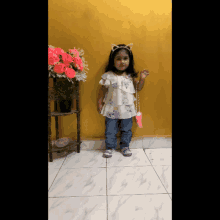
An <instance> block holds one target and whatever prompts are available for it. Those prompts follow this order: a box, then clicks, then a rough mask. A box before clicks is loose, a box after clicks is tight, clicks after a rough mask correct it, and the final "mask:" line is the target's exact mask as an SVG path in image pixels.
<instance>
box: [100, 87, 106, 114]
mask: <svg viewBox="0 0 220 220" xmlns="http://www.w3.org/2000/svg"><path fill="white" fill-rule="evenodd" d="M107 91H108V88H106V87H105V86H101V88H100V90H99V94H98V112H99V113H100V112H101V110H102V107H103V105H104V102H103V100H104V97H105V94H106V93H107Z"/></svg>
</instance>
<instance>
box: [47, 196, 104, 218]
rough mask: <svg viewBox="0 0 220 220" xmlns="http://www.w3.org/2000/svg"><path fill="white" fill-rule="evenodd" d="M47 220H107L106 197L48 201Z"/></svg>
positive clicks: (50, 199) (52, 199) (53, 199)
mask: <svg viewBox="0 0 220 220" xmlns="http://www.w3.org/2000/svg"><path fill="white" fill-rule="evenodd" d="M48 203H49V205H48V208H49V210H48V213H49V218H48V219H49V220H60V219H62V220H83V219H85V220H87V219H89V220H98V219H102V220H107V214H106V212H107V210H106V196H93V197H70V198H49V199H48Z"/></svg>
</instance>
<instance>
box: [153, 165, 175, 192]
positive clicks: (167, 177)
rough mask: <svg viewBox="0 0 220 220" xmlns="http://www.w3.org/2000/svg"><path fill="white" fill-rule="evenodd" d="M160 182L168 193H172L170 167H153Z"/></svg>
mask: <svg viewBox="0 0 220 220" xmlns="http://www.w3.org/2000/svg"><path fill="white" fill-rule="evenodd" d="M153 167H154V169H155V170H156V173H157V174H158V176H159V178H160V180H161V182H162V183H163V185H164V187H165V188H166V190H167V192H168V193H172V178H171V175H172V167H171V166H153Z"/></svg>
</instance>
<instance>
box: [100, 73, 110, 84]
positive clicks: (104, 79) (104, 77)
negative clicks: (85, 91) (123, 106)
mask: <svg viewBox="0 0 220 220" xmlns="http://www.w3.org/2000/svg"><path fill="white" fill-rule="evenodd" d="M99 84H100V85H103V86H106V87H109V86H110V79H109V74H108V73H104V74H103V75H102V79H101V80H100V81H99Z"/></svg>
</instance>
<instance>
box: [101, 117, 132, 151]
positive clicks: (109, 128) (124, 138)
mask: <svg viewBox="0 0 220 220" xmlns="http://www.w3.org/2000/svg"><path fill="white" fill-rule="evenodd" d="M132 124H133V120H132V118H128V119H111V118H107V117H105V127H106V128H105V137H106V139H105V145H106V150H109V149H114V150H115V149H116V147H117V137H116V135H117V133H118V131H119V129H120V131H121V142H120V148H121V149H122V148H124V147H128V148H129V144H130V142H131V137H132V131H131V128H132Z"/></svg>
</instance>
